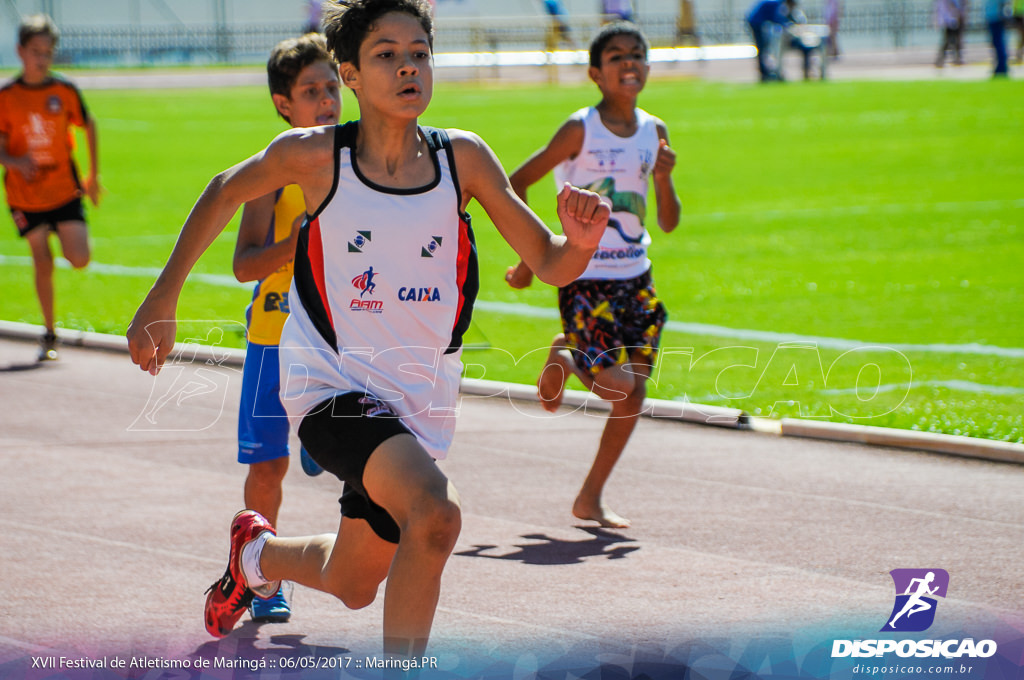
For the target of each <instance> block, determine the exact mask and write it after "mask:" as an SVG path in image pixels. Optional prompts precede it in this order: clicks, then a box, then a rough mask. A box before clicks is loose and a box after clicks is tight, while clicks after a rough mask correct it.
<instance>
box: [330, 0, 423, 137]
mask: <svg viewBox="0 0 1024 680" xmlns="http://www.w3.org/2000/svg"><path fill="white" fill-rule="evenodd" d="M341 76H342V80H343V81H344V83H345V85H346V86H348V87H350V88H351V89H352V91H353V92H355V94H356V96H357V97H358V98H359V107H360V112H361V114H362V115H364V116H365V114H366V113H367V112H368V111H370V110H377V111H379V112H380V113H383V114H385V115H390V116H398V117H401V118H413V119H415V118H418V117H419V116H420V114H422V113H423V112H424V111H425V110H426V109H427V104H429V103H430V98H431V96H432V95H433V91H434V63H433V60H432V57H431V54H430V42H429V40H428V36H427V33H426V31H424V30H423V27H422V26H420V22H419V20H417V19H416V18H415V17H413V16H412V15H410V14H406V13H405V12H389V13H388V14H385V15H383V16H382V17H380V18H379V19H378V20H377V21H376V22H375V25H374V27H373V30H371V31H370V32H369V33H367V34H366V37H365V38H364V39H363V43H362V44H361V45H360V46H359V68H358V69H357V68H356V67H355V65H354V64H352V62H345V63H344V64H342V65H341Z"/></svg>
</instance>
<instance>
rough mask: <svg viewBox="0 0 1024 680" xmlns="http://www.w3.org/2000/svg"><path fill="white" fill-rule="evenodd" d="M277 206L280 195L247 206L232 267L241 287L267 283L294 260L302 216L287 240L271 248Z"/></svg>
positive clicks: (262, 198) (258, 199)
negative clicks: (271, 235)
mask: <svg viewBox="0 0 1024 680" xmlns="http://www.w3.org/2000/svg"><path fill="white" fill-rule="evenodd" d="M276 203H277V192H273V193H269V194H267V195H266V196H260V197H259V198H257V199H256V200H253V201H249V202H247V203H246V204H245V207H243V208H242V220H241V223H240V224H239V227H238V240H237V241H236V242H235V256H234V259H233V260H232V263H231V266H232V271H233V272H234V274H235V278H236V279H238V280H239V281H240V282H242V283H245V282H246V281H259V280H261V279H265V278H266V277H268V276H270V275H271V274H273V273H274V272H275V271H277V270H278V269H280V268H281V267H283V266H285V265H286V264H288V263H289V262H291V261H292V259H294V257H295V245H296V243H297V242H298V237H299V227H300V226H301V222H302V218H301V216H300V217H299V219H298V220H297V223H296V224H293V225H291V227H292V230H291V233H290V235H289V236H288V238H286V239H283V240H281V241H278V242H276V243H272V244H271V245H267V244H266V242H267V232H268V230H269V229H270V228H271V227H270V225H271V223H272V221H273V219H274V206H275V204H276Z"/></svg>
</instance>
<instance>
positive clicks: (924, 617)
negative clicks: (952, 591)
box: [881, 569, 949, 633]
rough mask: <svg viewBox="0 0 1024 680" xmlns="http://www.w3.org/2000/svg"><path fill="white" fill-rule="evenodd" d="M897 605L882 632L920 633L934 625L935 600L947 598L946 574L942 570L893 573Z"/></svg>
mask: <svg viewBox="0 0 1024 680" xmlns="http://www.w3.org/2000/svg"><path fill="white" fill-rule="evenodd" d="M889 575H890V576H892V580H893V583H894V584H895V586H896V602H895V603H894V604H893V607H892V613H891V614H889V619H888V622H887V623H886V624H885V625H884V626H882V628H881V630H882V631H887V632H888V631H898V632H901V633H920V632H921V631H925V630H928V629H929V628H931V625H932V622H933V621H935V606H936V604H937V602H938V600H936V599H935V598H936V597H946V590H947V589H948V588H949V573H948V572H947V571H946V570H945V569H893V570H892V571H890V572H889Z"/></svg>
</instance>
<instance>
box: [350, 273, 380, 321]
mask: <svg viewBox="0 0 1024 680" xmlns="http://www.w3.org/2000/svg"><path fill="white" fill-rule="evenodd" d="M377 276H379V272H375V271H373V267H370V268H368V269H367V270H366V271H365V272H363V273H362V274H360V275H359V276H357V277H355V278H354V279H352V285H353V286H355V287H356V288H357V289H358V290H359V297H357V298H352V300H351V301H350V302H349V303H348V311H350V312H370V313H371V314H380V313H381V312H383V311H384V303H383V302H382V301H381V300H374V299H373V292H374V291H375V290H376V289H377V283H376V282H375V281H374V279H375V278H376V277H377Z"/></svg>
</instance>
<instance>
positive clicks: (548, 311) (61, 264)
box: [0, 255, 1024, 359]
mask: <svg viewBox="0 0 1024 680" xmlns="http://www.w3.org/2000/svg"><path fill="white" fill-rule="evenodd" d="M5 264H7V265H16V266H25V267H30V266H32V258H30V257H19V256H11V255H0V265H5ZM56 264H57V267H58V268H61V269H70V268H71V265H69V264H68V263H67V262H66V261H65V260H62V259H58V260H56ZM88 270H89V271H91V272H93V273H96V274H107V275H112V276H145V277H148V278H153V279H155V278H156V277H157V276H158V275H159V274H160V272H161V271H162V268H161V267H128V266H124V265H117V264H104V263H100V262H92V263H90V264H89V267H88ZM189 280H191V281H197V282H200V283H206V284H209V285H212V286H221V287H225V288H239V289H244V290H252V288H253V284H252V283H239V282H238V281H237V280H236V279H235V277H233V276H228V275H226V274H203V273H192V274H190V275H189ZM474 309H478V310H481V311H485V312H493V313H495V314H508V315H510V316H519V317H524V318H532V319H546V320H557V319H558V318H559V317H558V310H556V309H554V308H553V307H534V306H532V305H527V304H522V303H518V302H498V301H494V300H477V301H476V303H475V304H474ZM665 329H666V330H669V331H675V332H678V333H686V334H688V335H698V336H702V337H715V338H729V339H732V340H748V341H752V342H765V343H771V344H780V343H805V344H813V345H816V346H817V347H819V348H822V349H833V350H839V351H849V350H853V349H856V350H868V349H870V348H878V349H879V351H892V350H895V351H897V352H924V353H929V354H971V355H978V356H998V357H1004V358H1009V359H1024V348H1021V347H997V346H995V345H983V344H980V343H976V342H972V343H966V344H951V343H932V344H916V343H881V342H871V341H867V340H851V339H848V338H829V337H822V336H815V335H796V334H792V333H778V332H776V331H763V330H756V329H748V328H729V327H727V326H717V325H714V324H706V323H685V322H681V321H669V322H668V323H666V324H665Z"/></svg>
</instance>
